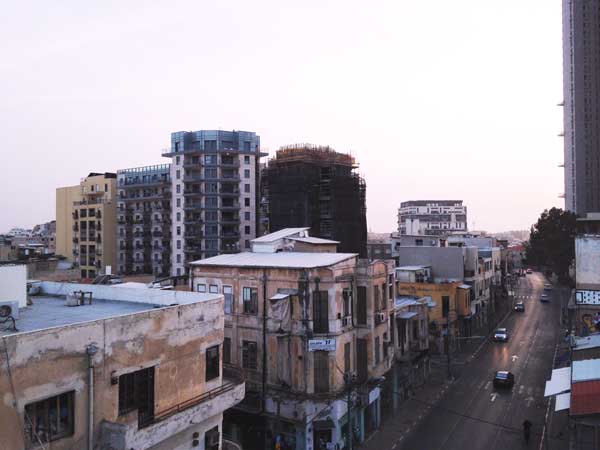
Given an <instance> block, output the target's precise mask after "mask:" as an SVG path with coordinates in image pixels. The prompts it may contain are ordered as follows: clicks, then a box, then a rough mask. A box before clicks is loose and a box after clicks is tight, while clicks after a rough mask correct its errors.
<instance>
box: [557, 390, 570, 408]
mask: <svg viewBox="0 0 600 450" xmlns="http://www.w3.org/2000/svg"><path fill="white" fill-rule="evenodd" d="M570 407H571V393H570V392H567V393H565V394H559V395H557V396H556V402H555V403H554V411H562V410H563V409H569V408H570Z"/></svg>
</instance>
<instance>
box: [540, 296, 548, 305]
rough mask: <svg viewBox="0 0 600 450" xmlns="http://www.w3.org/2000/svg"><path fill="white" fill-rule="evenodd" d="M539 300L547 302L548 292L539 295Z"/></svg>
mask: <svg viewBox="0 0 600 450" xmlns="http://www.w3.org/2000/svg"><path fill="white" fill-rule="evenodd" d="M540 301H541V302H543V303H548V302H549V301H550V297H549V296H548V294H542V295H540Z"/></svg>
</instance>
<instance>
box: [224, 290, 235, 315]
mask: <svg viewBox="0 0 600 450" xmlns="http://www.w3.org/2000/svg"><path fill="white" fill-rule="evenodd" d="M223 296H224V297H225V314H231V313H233V288H232V287H231V286H223Z"/></svg>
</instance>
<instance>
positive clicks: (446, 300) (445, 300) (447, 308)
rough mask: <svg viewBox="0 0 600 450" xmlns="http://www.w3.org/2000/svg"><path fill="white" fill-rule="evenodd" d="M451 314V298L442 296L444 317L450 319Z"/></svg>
mask: <svg viewBox="0 0 600 450" xmlns="http://www.w3.org/2000/svg"><path fill="white" fill-rule="evenodd" d="M449 313H450V297H448V296H447V295H443V296H442V317H446V318H447V317H448V315H449Z"/></svg>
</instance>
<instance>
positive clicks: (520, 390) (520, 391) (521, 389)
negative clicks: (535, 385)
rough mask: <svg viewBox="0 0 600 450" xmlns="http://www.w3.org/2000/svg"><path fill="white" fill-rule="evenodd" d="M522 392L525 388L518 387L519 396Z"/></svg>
mask: <svg viewBox="0 0 600 450" xmlns="http://www.w3.org/2000/svg"><path fill="white" fill-rule="evenodd" d="M524 390H525V386H523V385H521V386H519V395H521V394H523V391H524Z"/></svg>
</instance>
